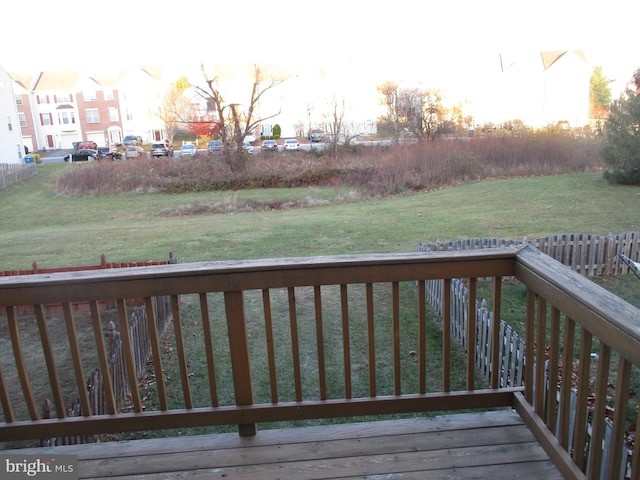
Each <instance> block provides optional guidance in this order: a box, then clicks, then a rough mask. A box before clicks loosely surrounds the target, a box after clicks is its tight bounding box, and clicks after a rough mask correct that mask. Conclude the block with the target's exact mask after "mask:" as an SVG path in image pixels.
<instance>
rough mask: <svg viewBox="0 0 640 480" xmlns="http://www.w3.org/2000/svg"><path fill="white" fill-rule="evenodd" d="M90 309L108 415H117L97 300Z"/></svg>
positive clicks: (90, 304) (92, 302)
mask: <svg viewBox="0 0 640 480" xmlns="http://www.w3.org/2000/svg"><path fill="white" fill-rule="evenodd" d="M89 309H90V311H91V322H92V324H93V336H94V338H95V339H96V350H97V353H98V360H99V362H100V371H101V372H102V378H103V383H102V384H103V392H104V400H105V402H106V404H107V413H109V414H114V413H116V398H115V394H114V392H113V382H112V381H111V375H110V374H109V358H108V356H107V349H106V348H105V346H104V332H103V331H102V320H101V318H100V311H99V310H98V304H97V302H96V301H95V300H94V301H91V302H89ZM56 408H57V407H56Z"/></svg>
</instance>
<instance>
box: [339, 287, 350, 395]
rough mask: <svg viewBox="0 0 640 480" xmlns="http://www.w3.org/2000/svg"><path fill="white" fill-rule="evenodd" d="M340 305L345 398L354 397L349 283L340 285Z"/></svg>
mask: <svg viewBox="0 0 640 480" xmlns="http://www.w3.org/2000/svg"><path fill="white" fill-rule="evenodd" d="M340 306H341V310H342V353H343V357H344V360H343V361H344V398H347V399H349V398H351V397H352V394H353V393H352V386H351V344H350V332H349V297H348V296H347V285H340Z"/></svg>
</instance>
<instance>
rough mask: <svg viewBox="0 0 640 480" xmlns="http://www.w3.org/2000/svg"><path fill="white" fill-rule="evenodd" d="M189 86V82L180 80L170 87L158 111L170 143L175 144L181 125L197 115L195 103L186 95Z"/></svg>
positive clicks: (182, 78)
mask: <svg viewBox="0 0 640 480" xmlns="http://www.w3.org/2000/svg"><path fill="white" fill-rule="evenodd" d="M189 86H190V85H189V80H187V79H186V78H185V77H181V78H179V79H178V80H177V81H176V82H175V83H173V84H171V85H170V86H169V90H168V91H167V93H166V94H165V95H164V97H163V99H162V105H161V106H160V108H159V109H158V118H160V120H162V122H163V124H164V129H165V132H166V134H167V140H168V141H169V143H173V137H175V135H176V132H177V131H178V127H179V125H180V124H182V123H185V122H186V121H188V120H189V119H191V118H192V117H193V115H194V113H195V112H194V108H193V103H192V102H191V101H190V100H189V99H188V98H186V96H185V95H184V93H185V91H186V90H187V89H188V88H189Z"/></svg>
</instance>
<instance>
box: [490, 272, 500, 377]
mask: <svg viewBox="0 0 640 480" xmlns="http://www.w3.org/2000/svg"><path fill="white" fill-rule="evenodd" d="M501 303H502V278H501V277H495V278H494V279H493V325H492V326H491V334H492V335H491V388H498V387H499V381H500V317H501V315H502V312H501V309H500V304H501Z"/></svg>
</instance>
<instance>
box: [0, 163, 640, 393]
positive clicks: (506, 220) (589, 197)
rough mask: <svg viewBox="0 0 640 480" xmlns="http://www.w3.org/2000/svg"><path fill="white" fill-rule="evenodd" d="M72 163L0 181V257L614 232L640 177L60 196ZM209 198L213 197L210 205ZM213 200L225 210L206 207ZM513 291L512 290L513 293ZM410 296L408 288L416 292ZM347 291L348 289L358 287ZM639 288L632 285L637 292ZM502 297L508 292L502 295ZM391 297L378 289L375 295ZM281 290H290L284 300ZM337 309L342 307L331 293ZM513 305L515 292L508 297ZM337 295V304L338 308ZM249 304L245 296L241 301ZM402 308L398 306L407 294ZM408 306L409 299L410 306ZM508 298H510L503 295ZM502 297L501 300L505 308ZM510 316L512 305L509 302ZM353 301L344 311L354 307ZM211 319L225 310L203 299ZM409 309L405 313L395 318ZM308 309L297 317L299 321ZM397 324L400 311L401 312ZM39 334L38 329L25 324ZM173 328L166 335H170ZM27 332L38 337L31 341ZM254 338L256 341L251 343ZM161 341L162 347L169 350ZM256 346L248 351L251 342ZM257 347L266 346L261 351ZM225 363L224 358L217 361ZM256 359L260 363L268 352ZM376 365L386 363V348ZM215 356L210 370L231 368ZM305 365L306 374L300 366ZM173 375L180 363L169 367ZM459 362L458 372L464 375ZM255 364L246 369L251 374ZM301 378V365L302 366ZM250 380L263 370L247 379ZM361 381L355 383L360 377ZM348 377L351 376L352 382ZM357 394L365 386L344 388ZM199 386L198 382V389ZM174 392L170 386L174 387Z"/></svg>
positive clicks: (436, 348)
mask: <svg viewBox="0 0 640 480" xmlns="http://www.w3.org/2000/svg"><path fill="white" fill-rule="evenodd" d="M69 168H74V167H70V166H67V165H42V166H40V167H39V172H40V173H39V175H38V176H37V177H33V178H31V179H28V180H26V181H23V182H21V183H19V184H17V185H14V186H12V187H10V188H8V189H5V190H2V191H0V246H1V247H2V254H1V256H0V270H9V269H25V268H30V267H31V264H32V262H33V261H37V262H38V265H39V266H40V267H42V268H47V267H56V266H67V265H85V264H95V263H98V262H99V258H100V254H102V253H104V254H106V256H107V260H108V261H113V262H120V261H122V262H125V261H140V260H162V259H166V258H167V256H168V253H169V251H173V252H175V254H176V255H177V256H178V258H179V260H180V262H181V263H186V262H195V261H209V260H225V259H241V258H268V257H294V256H312V255H332V254H345V253H373V252H406V251H413V250H414V249H415V247H416V244H417V243H418V242H419V241H423V242H433V241H435V240H437V239H440V240H441V241H448V240H454V239H459V238H469V237H506V238H513V239H521V238H523V237H528V238H535V237H538V236H544V235H549V234H557V233H593V234H606V233H608V232H613V233H620V232H625V231H630V230H637V229H638V222H639V221H640V218H639V217H638V211H639V209H638V207H639V206H640V188H639V187H630V186H612V185H609V184H607V183H606V182H605V181H604V180H603V178H602V174H601V173H586V174H570V175H557V176H548V177H530V178H510V179H501V180H485V181H479V182H476V183H468V184H462V185H457V186H453V187H450V188H444V189H440V190H435V191H430V192H420V193H411V194H403V195H397V196H392V197H388V198H378V199H371V200H361V199H360V197H359V195H358V193H357V192H354V191H353V190H352V189H350V188H348V187H347V186H338V187H322V188H320V187H318V188H301V189H277V190H268V191H265V190H260V191H241V192H206V193H185V194H179V195H169V194H135V193H133V194H131V193H130V194H121V195H113V196H105V197H91V196H89V197H66V196H58V195H55V194H54V193H53V188H52V187H53V185H54V184H55V181H56V176H57V175H59V174H60V173H63V172H64V171H66V170H67V169H69ZM249 199H252V200H259V201H260V202H262V204H266V203H269V202H273V203H274V204H276V203H277V204H282V203H283V202H291V204H292V205H295V204H300V203H303V204H305V205H308V206H307V207H305V208H292V209H287V208H282V209H278V210H269V209H267V208H261V209H259V210H256V211H246V210H241V209H238V208H237V206H238V205H239V204H240V203H242V202H243V201H245V200H249ZM212 205H215V209H212V208H211V206H212ZM212 210H216V211H220V212H222V213H215V214H211V213H210V212H211V211H212ZM627 290H628V291H629V292H632V291H633V285H632V286H631V287H629V288H627ZM402 294H403V298H407V299H409V301H407V302H405V301H403V302H402V304H403V305H404V304H405V303H406V304H411V305H414V306H415V305H416V302H415V300H414V299H413V297H415V292H413V291H411V289H410V288H409V289H407V288H405V289H403V293H402ZM519 295H521V292H517V291H516V293H515V299H514V300H518V299H519ZM412 296H413V297H412ZM356 297H357V294H356ZM636 298H637V296H636ZM186 300H187V301H185V304H184V317H183V322H184V327H185V337H186V338H187V339H188V341H189V342H196V343H193V344H189V346H188V347H187V350H188V351H190V352H194V353H192V356H191V357H190V359H189V360H190V368H191V369H192V371H193V372H194V377H193V379H192V380H193V385H198V388H200V385H205V386H206V384H205V383H204V382H200V380H201V377H202V376H203V375H204V368H205V366H204V363H203V360H202V355H201V354H200V353H198V352H201V351H202V349H201V347H200V346H199V345H198V344H197V342H198V340H199V339H200V335H198V332H201V326H200V325H198V324H197V323H196V322H197V315H196V312H197V308H198V306H197V304H195V303H194V302H193V301H191V300H189V299H188V298H187V299H186ZM503 301H504V302H508V301H509V300H508V297H505V299H504V300H503ZM385 302H386V303H387V305H388V296H383V303H385ZM284 303H286V300H285V301H284ZM284 303H283V304H282V305H279V304H278V303H275V302H274V309H275V310H276V312H278V313H277V316H278V318H281V319H283V320H282V321H281V324H279V325H278V328H279V329H282V331H279V333H278V335H282V336H283V338H286V336H287V334H288V332H287V331H286V329H287V328H288V327H287V323H286V322H287V312H286V306H285V305H284ZM337 303H338V305H337V306H338V308H339V302H337ZM299 305H300V308H302V309H305V308H310V307H309V304H308V303H307V301H305V300H302V301H301V302H300V304H299ZM514 305H515V302H514ZM335 306H336V305H334V307H335ZM251 308H259V306H256V305H253V306H252V305H249V306H248V309H249V311H251ZM403 308H404V307H403ZM411 308H413V307H411ZM411 308H410V309H409V310H407V311H403V313H402V317H403V322H405V321H408V322H409V323H407V325H406V328H408V329H409V330H410V331H411V330H412V329H413V330H415V325H412V324H411V323H410V320H411V319H415V318H416V314H415V311H413V310H411ZM513 308H514V309H517V308H518V307H517V306H514V307H513ZM508 310H509V307H507V306H505V305H503V313H505V312H508ZM326 313H327V327H326V328H327V329H329V330H331V329H334V330H335V329H338V328H339V327H338V323H336V322H338V320H339V315H338V314H337V313H332V312H331V310H330V308H329V307H327V312H326ZM515 313H516V316H517V315H518V314H519V315H520V316H521V312H515ZM358 317H359V313H358V312H357V310H356V311H354V321H356V320H355V318H358ZM212 318H218V319H220V318H222V317H221V316H220V315H219V314H216V313H215V310H214V311H213V312H212ZM405 319H408V320H405ZM304 321H306V320H301V322H304ZM388 321H389V320H388V317H385V314H384V310H381V316H380V317H379V318H378V319H377V322H379V325H377V326H376V328H377V329H378V328H379V329H380V330H376V333H377V335H379V336H378V338H380V341H381V342H382V343H387V344H388V343H389V340H388V339H385V335H388V334H389V327H388ZM429 322H430V323H429V328H430V331H431V335H430V340H429V342H430V346H429V350H428V352H427V356H428V358H429V369H428V370H429V372H430V375H432V376H431V377H430V378H429V382H428V383H429V385H430V388H435V389H437V388H438V381H439V379H438V375H439V374H440V372H441V366H440V365H439V364H438V363H437V362H438V361H439V359H440V357H441V345H440V344H439V343H438V342H439V339H440V338H441V336H440V335H439V334H438V333H437V328H438V324H437V320H435V319H434V318H430V319H429ZM357 325H359V324H358V323H357V321H356V323H355V324H354V327H353V328H352V334H353V337H352V340H351V341H352V342H353V343H352V345H353V346H352V350H353V351H352V354H353V360H352V362H353V364H352V367H354V368H352V372H354V373H353V374H354V375H360V374H362V375H366V369H364V368H362V369H360V368H359V367H358V366H359V365H364V363H365V361H366V357H365V356H364V355H366V352H365V351H364V350H363V346H364V345H366V343H365V342H364V341H363V338H362V335H364V332H365V330H364V329H363V328H358V327H357ZM250 328H251V330H250V332H251V335H253V336H255V338H264V331H263V329H264V326H263V325H261V324H260V323H259V322H257V323H252V324H251V325H250ZM403 328H404V323H403ZM214 330H215V331H214V335H215V336H216V339H215V341H217V342H218V343H219V347H218V348H217V349H216V351H219V352H220V355H222V357H224V356H225V355H226V352H225V351H224V348H225V347H224V345H225V342H224V339H225V329H224V328H220V326H219V324H217V326H216V328H215V329H214ZM312 330H313V329H312V327H311V326H310V325H307V324H304V323H303V324H302V325H301V328H300V332H301V335H302V338H301V341H302V342H306V343H305V346H306V347H307V348H305V357H304V360H305V361H306V362H307V363H306V368H307V369H308V370H305V372H307V373H305V375H306V378H305V381H308V383H305V384H304V385H303V391H304V392H307V393H310V394H311V395H312V396H313V395H315V394H316V392H315V390H314V389H316V388H317V379H316V378H314V377H313V372H315V371H316V370H315V369H317V366H316V365H315V364H314V362H315V361H316V360H315V350H314V348H315V347H314V346H313V344H312V337H305V335H312ZM34 338H35V337H34ZM402 338H403V339H406V340H407V341H408V342H410V341H411V340H412V339H415V334H412V333H411V332H409V333H403V335H402ZM169 340H170V339H169ZM34 343H35V342H34ZM335 347H336V350H335V352H336V354H335V355H332V356H331V358H332V359H335V360H336V362H335V363H333V364H331V365H330V367H331V368H332V369H333V371H334V372H335V374H334V375H333V376H332V377H331V379H332V381H334V382H335V383H333V384H332V385H329V390H330V392H331V394H332V395H339V394H340V393H341V392H340V391H339V389H340V388H341V385H343V378H342V377H341V375H343V374H341V373H340V371H341V368H342V366H341V364H340V361H339V359H340V350H339V345H337V344H336V345H335ZM256 348H260V347H256ZM280 348H281V349H280V351H279V352H278V357H277V362H278V364H282V365H285V367H284V368H286V365H288V363H290V362H291V357H290V356H291V352H290V345H288V344H286V343H283V344H282V346H281V347H280ZM413 350H415V346H414V345H411V344H410V343H407V344H403V345H402V351H403V354H407V352H410V351H413ZM167 354H168V355H170V354H171V352H170V351H169V350H167ZM252 354H253V353H252ZM255 355H258V356H259V358H260V356H261V358H264V352H260V351H256V352H255ZM221 362H223V360H221ZM403 362H404V363H403V367H405V368H404V371H405V374H406V375H407V377H406V378H405V379H403V385H405V386H406V387H407V388H413V386H412V384H411V382H415V372H413V370H412V369H415V365H414V364H413V363H412V362H413V359H412V358H411V357H410V356H409V355H408V354H407V355H406V357H404V356H403ZM454 362H458V363H457V366H456V365H454V366H453V368H454V371H459V372H464V366H463V364H461V363H459V362H461V360H460V359H457V358H456V357H455V355H454ZM265 363H266V362H265V361H262V362H260V361H257V364H262V365H265ZM382 365H390V362H389V361H388V360H385V359H382V360H381V366H382ZM228 370H229V369H228V368H224V363H221V364H220V371H221V372H223V371H228ZM309 372H311V373H309ZM169 375H170V376H171V377H173V378H174V379H177V378H178V374H177V372H169ZM379 375H380V379H381V380H380V381H381V384H380V389H379V393H380V394H387V393H389V392H388V388H389V385H390V384H391V383H390V382H389V372H388V370H385V368H383V367H381V370H380V372H379ZM462 375H463V373H462V374H461V375H460V377H459V379H460V380H461V381H463V382H464V378H463V376H462ZM260 377H261V376H260V375H258V373H256V375H255V378H256V379H258V378H260ZM307 377H308V378H307ZM256 381H259V380H256ZM279 382H280V383H279V389H280V391H281V394H282V400H290V399H291V398H292V394H293V393H292V385H291V382H290V379H289V378H280V379H279ZM219 383H220V385H222V386H226V387H227V388H230V385H231V384H230V382H229V379H228V378H224V377H220V378H219ZM362 385H365V386H366V382H364V383H359V386H358V388H362ZM354 386H355V382H354ZM266 388H267V385H265V384H264V383H262V384H261V385H256V395H257V401H269V397H268V391H267V390H266ZM454 388H455V386H454ZM356 393H357V394H362V391H358V392H354V394H356ZM148 395H149V403H150V405H152V404H153V401H154V400H153V392H152V391H150V392H148ZM197 395H198V396H199V400H198V402H200V401H202V400H201V398H202V397H201V396H202V395H206V392H205V393H203V392H202V391H199V392H198V393H197ZM221 395H222V397H223V398H224V399H225V402H229V401H230V400H229V399H230V396H231V395H232V392H231V391H227V392H222V393H221ZM171 401H172V402H176V404H180V402H181V401H182V399H181V398H180V397H176V398H171Z"/></svg>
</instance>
